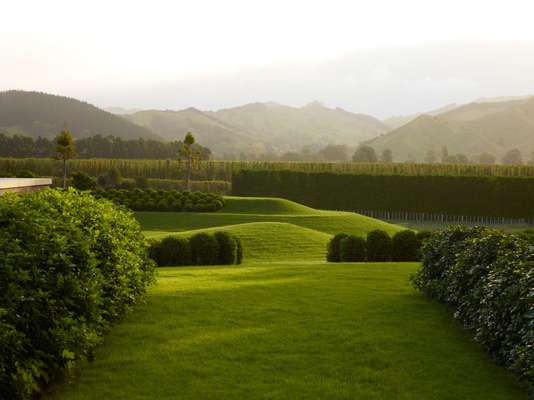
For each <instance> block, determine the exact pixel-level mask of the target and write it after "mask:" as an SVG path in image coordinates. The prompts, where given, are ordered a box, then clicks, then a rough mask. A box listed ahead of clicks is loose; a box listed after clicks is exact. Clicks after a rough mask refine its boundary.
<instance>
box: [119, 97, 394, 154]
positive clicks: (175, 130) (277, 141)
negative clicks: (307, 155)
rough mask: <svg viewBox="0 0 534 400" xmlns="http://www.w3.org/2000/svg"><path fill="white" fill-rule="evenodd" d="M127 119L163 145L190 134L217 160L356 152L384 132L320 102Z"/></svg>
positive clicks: (253, 105) (152, 112)
mask: <svg viewBox="0 0 534 400" xmlns="http://www.w3.org/2000/svg"><path fill="white" fill-rule="evenodd" d="M125 118H127V119H129V120H130V121H132V122H134V123H136V124H139V125H141V126H144V127H146V128H147V129H150V130H152V131H153V132H155V133H157V134H158V135H160V136H162V137H164V138H166V139H176V138H179V137H181V136H182V135H183V132H186V131H188V130H191V131H193V132H195V134H196V135H197V136H198V140H199V142H201V143H203V144H204V145H206V146H208V147H210V148H211V149H212V150H213V151H214V152H215V153H217V154H229V153H234V154H235V153H239V152H245V153H247V154H261V153H266V152H284V151H291V150H300V149H301V148H302V147H303V146H311V147H315V148H320V147H323V146H325V145H327V144H330V143H337V144H347V145H349V146H356V145H358V144H359V143H361V142H363V141H366V140H369V139H371V138H373V137H375V136H377V135H379V134H381V133H385V132H386V131H387V127H386V126H385V125H384V124H383V123H382V122H381V121H379V120H378V119H376V118H374V117H371V116H368V115H363V114H354V113H351V112H348V111H345V110H342V109H340V108H336V109H331V108H327V107H324V106H323V105H321V104H320V103H318V102H314V103H310V104H308V105H306V106H304V107H301V108H297V107H290V106H285V105H281V104H276V103H251V104H246V105H244V106H241V107H233V108H227V109H223V110H219V111H201V110H198V109H195V108H188V109H185V110H180V111H158V110H149V111H141V112H137V113H134V114H130V115H126V116H125ZM236 150H237V151H236Z"/></svg>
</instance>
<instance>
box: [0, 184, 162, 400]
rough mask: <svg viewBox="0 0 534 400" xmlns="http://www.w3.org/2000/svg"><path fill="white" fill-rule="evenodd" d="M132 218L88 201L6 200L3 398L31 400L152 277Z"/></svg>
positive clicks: (70, 195)
mask: <svg viewBox="0 0 534 400" xmlns="http://www.w3.org/2000/svg"><path fill="white" fill-rule="evenodd" d="M153 267H154V263H153V262H152V261H151V260H150V259H149V258H148V253H147V248H146V244H145V240H144V237H143V235H142V233H141V229H140V226H139V224H138V222H137V221H136V220H135V218H134V217H133V216H132V214H131V213H130V212H126V211H124V210H120V209H117V208H115V207H114V206H113V204H112V203H111V202H109V201H102V200H96V199H95V198H94V197H92V196H91V195H89V194H87V193H78V192H76V191H74V190H70V191H67V192H63V191H57V190H51V189H48V190H44V191H41V192H36V193H31V194H30V193H29V194H25V195H24V196H19V195H14V194H5V195H3V196H1V197H0V397H1V398H2V399H24V400H26V399H30V398H34V397H35V396H36V395H37V394H38V393H39V392H40V391H42V390H43V388H45V387H46V386H48V385H50V384H51V383H53V382H54V381H55V380H57V379H59V378H60V377H61V376H62V375H63V374H65V372H67V371H69V370H71V369H72V368H73V367H74V366H75V365H76V364H77V363H78V362H79V361H80V360H84V359H91V358H92V357H93V350H94V348H95V346H96V345H97V344H99V343H100V342H101V336H102V335H103V333H104V332H106V330H107V329H108V328H109V326H110V324H111V323H112V322H114V321H115V320H117V319H119V318H120V317H121V316H123V315H124V314H125V312H127V311H128V310H129V309H130V308H131V307H132V306H133V305H134V304H135V303H137V302H138V301H139V300H140V299H141V298H142V297H143V295H144V293H145V290H146V287H147V285H148V284H149V283H150V282H151V281H152V279H153Z"/></svg>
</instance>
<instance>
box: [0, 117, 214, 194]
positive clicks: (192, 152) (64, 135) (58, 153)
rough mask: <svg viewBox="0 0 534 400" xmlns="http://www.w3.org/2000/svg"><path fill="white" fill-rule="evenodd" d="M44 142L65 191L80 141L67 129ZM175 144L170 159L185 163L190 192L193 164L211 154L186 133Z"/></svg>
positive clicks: (28, 142)
mask: <svg viewBox="0 0 534 400" xmlns="http://www.w3.org/2000/svg"><path fill="white" fill-rule="evenodd" d="M100 138H102V137H99V138H98V139H100ZM2 139H6V137H5V136H0V151H1V150H6V149H4V147H2V146H1V145H2V144H5V142H4V143H2V142H1V140H2ZM7 139H9V138H7ZM18 139H20V137H15V141H16V140H18ZM22 139H28V138H24V137H22ZM30 139H31V138H30ZM39 139H41V138H39ZM44 140H45V144H46V145H47V146H48V147H47V152H46V153H43V154H46V155H43V157H46V156H48V157H54V158H56V159H58V160H61V161H62V163H63V176H62V183H63V189H65V188H66V186H67V163H68V161H69V160H70V159H72V158H75V157H77V156H78V154H79V149H78V148H77V146H78V145H79V143H80V141H78V142H75V141H74V139H73V137H72V134H71V133H70V131H69V130H68V129H67V128H63V129H62V130H61V132H59V134H58V135H57V136H56V138H55V139H54V140H53V141H49V140H47V139H44ZM139 141H142V139H140V140H139ZM139 141H137V142H139ZM129 142H135V141H129ZM22 143H26V144H31V143H32V141H27V140H23V141H22ZM33 143H35V142H33ZM84 143H85V142H84ZM176 143H179V144H180V146H178V148H177V151H176V152H175V153H174V154H173V155H172V156H173V157H172V158H178V160H180V161H181V160H184V161H185V162H186V163H187V164H186V169H185V170H186V176H185V179H186V181H187V189H188V190H190V188H191V175H192V171H193V168H194V165H195V162H196V161H199V160H202V159H205V158H204V157H207V158H208V159H209V156H210V155H211V152H210V150H209V149H207V148H205V147H202V146H199V145H198V144H197V143H196V142H195V138H194V136H193V134H192V133H191V132H187V133H186V135H185V137H184V140H183V142H176ZM205 150H207V151H205Z"/></svg>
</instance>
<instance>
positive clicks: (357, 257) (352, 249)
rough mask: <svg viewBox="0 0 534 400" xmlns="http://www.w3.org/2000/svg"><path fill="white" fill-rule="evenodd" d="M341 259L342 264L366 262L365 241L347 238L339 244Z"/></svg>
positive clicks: (354, 237) (357, 238) (352, 237)
mask: <svg viewBox="0 0 534 400" xmlns="http://www.w3.org/2000/svg"><path fill="white" fill-rule="evenodd" d="M339 250H340V251H339V259H340V261H342V262H355V261H365V257H366V253H367V249H366V243H365V239H363V238H361V237H358V236H352V235H351V236H347V237H345V238H343V239H342V240H341V242H340V244H339Z"/></svg>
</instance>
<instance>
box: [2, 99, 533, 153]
mask: <svg viewBox="0 0 534 400" xmlns="http://www.w3.org/2000/svg"><path fill="white" fill-rule="evenodd" d="M110 110H113V111H115V112H116V113H119V114H120V115H115V114H112V113H110V112H107V111H104V110H101V109H99V108H97V107H95V106H93V105H91V104H88V103H85V102H82V101H79V100H76V99H72V98H68V97H62V96H56V95H50V94H45V93H39V92H25V91H7V92H0V132H4V133H8V134H14V133H18V134H22V135H27V136H32V137H37V136H42V137H49V138H50V137H53V136H55V135H56V134H57V132H58V131H59V130H60V129H61V128H62V127H63V126H64V125H66V126H68V127H69V129H71V131H72V132H73V135H74V137H75V138H83V137H87V136H92V135H96V134H100V135H103V136H107V135H113V136H116V137H119V138H123V139H136V138H145V139H157V140H169V141H170V140H179V139H182V138H183V136H184V134H185V133H186V132H187V131H192V132H194V134H195V136H196V138H197V141H198V143H200V144H202V145H203V146H207V147H209V148H210V149H211V150H212V151H213V153H214V155H215V157H224V156H236V155H240V154H244V155H245V156H246V157H251V158H255V157H259V156H261V155H265V154H279V155H280V154H282V153H284V152H288V151H300V150H302V149H303V148H304V147H306V148H308V149H313V150H314V151H317V150H319V149H321V148H323V147H325V146H327V145H329V144H341V145H347V146H348V148H349V149H350V148H354V147H356V146H357V145H359V144H361V143H366V144H369V145H371V146H372V147H373V148H374V149H375V151H376V152H377V153H381V152H382V151H383V150H385V149H391V150H392V152H393V158H394V160H395V161H424V160H425V158H426V155H427V154H428V152H434V153H435V154H439V153H440V150H441V148H442V147H443V146H446V147H447V149H448V151H449V153H450V154H456V153H461V154H464V155H466V156H468V157H469V158H475V157H477V156H478V155H480V154H482V153H489V154H491V155H493V156H495V157H496V158H497V159H500V158H501V157H502V156H503V155H504V154H506V152H508V151H509V150H511V149H514V148H517V149H519V150H520V151H521V153H522V155H523V158H524V159H525V160H527V159H530V158H531V153H533V152H534V97H524V96H522V97H500V98H482V99H478V100H476V101H474V102H472V103H468V104H464V105H456V104H450V105H447V106H445V107H442V108H439V109H436V110H433V111H429V112H426V113H418V114H415V115H408V116H397V117H392V118H389V119H387V120H385V121H380V120H378V119H377V118H374V117H372V116H369V115H365V114H356V113H352V112H348V111H345V110H343V109H341V108H328V107H325V106H323V105H322V104H321V103H319V102H312V103H309V104H307V105H305V106H303V107H291V106H286V105H282V104H277V103H272V102H266V103H259V102H257V103H250V104H245V105H243V106H239V107H232V108H225V109H221V110H218V111H203V110H199V109H196V108H193V107H190V108H186V109H184V110H178V111H174V110H143V111H136V110H135V109H128V110H126V109H120V108H111V109H110ZM391 127H394V128H391Z"/></svg>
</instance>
